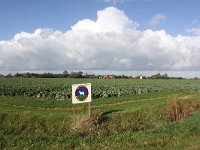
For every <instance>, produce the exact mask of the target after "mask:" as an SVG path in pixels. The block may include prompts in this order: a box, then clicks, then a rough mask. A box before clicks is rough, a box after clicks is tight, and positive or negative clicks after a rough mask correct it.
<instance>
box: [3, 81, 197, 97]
mask: <svg viewBox="0 0 200 150" xmlns="http://www.w3.org/2000/svg"><path fill="white" fill-rule="evenodd" d="M88 82H89V83H92V97H93V99H97V98H108V97H113V96H115V97H118V96H122V95H137V94H142V93H155V92H169V91H199V90H200V80H133V79H127V80H123V79H114V80H105V79H70V78H67V79H59V78H57V79H50V78H49V79H43V78H40V79H34V78H4V79H0V96H16V95H17V96H28V97H35V98H46V99H57V100H64V99H70V98H71V85H72V84H76V83H88Z"/></svg>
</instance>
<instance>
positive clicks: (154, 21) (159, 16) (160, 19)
mask: <svg viewBox="0 0 200 150" xmlns="http://www.w3.org/2000/svg"><path fill="white" fill-rule="evenodd" d="M165 19H166V16H165V15H164V14H162V13H158V14H156V15H155V16H154V17H153V18H152V19H151V21H150V22H149V24H150V25H151V26H156V25H158V24H159V23H161V22H164V21H165Z"/></svg>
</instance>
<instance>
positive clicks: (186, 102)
mask: <svg viewBox="0 0 200 150" xmlns="http://www.w3.org/2000/svg"><path fill="white" fill-rule="evenodd" d="M88 82H90V83H92V97H93V101H92V103H91V109H92V114H91V117H90V118H88V110H87V104H80V105H72V104H71V100H70V99H71V84H75V83H88ZM0 95H1V96H0V122H1V125H0V149H199V148H200V147H199V145H200V143H199V138H200V120H199V119H200V112H199V109H200V100H199V97H200V80H189V79H187V80H186V79H185V80H153V79H152V80H136V79H123V80H122V79H113V80H109V79H68V78H67V79H58V78H56V79H42V78H41V79H34V78H4V79H0ZM174 107H175V108H176V112H179V113H176V114H174V112H173V108H174ZM178 110H179V111H178Z"/></svg>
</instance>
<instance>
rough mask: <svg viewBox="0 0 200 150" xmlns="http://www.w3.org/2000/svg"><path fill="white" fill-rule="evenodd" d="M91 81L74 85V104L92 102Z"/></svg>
mask: <svg viewBox="0 0 200 150" xmlns="http://www.w3.org/2000/svg"><path fill="white" fill-rule="evenodd" d="M91 101H92V99H91V83H84V84H73V85H72V104H79V103H88V102H91Z"/></svg>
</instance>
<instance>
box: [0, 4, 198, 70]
mask: <svg viewBox="0 0 200 150" xmlns="http://www.w3.org/2000/svg"><path fill="white" fill-rule="evenodd" d="M199 6H200V1H199V0H0V73H1V71H4V72H5V71H15V72H18V71H33V72H34V71H47V70H52V71H55V70H93V71H94V70H110V71H132V70H135V71H165V70H167V71H200V55H199V54H200V42H199V41H200V12H199V11H200V10H199Z"/></svg>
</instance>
